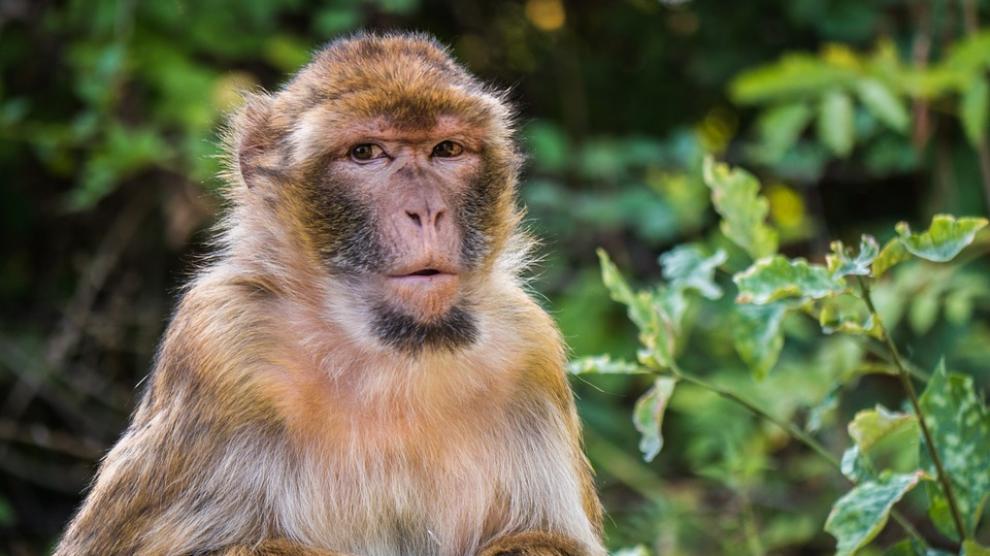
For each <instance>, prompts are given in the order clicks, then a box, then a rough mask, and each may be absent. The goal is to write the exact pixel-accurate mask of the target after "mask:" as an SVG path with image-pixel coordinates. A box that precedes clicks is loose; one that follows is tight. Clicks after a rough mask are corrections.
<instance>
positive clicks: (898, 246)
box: [871, 237, 911, 278]
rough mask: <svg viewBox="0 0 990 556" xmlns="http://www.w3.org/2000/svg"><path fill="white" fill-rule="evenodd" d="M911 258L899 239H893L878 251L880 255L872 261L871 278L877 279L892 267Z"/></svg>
mask: <svg viewBox="0 0 990 556" xmlns="http://www.w3.org/2000/svg"><path fill="white" fill-rule="evenodd" d="M910 258H911V254H910V253H908V250H907V249H905V248H904V244H903V243H901V240H900V239H899V238H896V237H895V238H894V239H892V240H890V241H888V242H887V244H886V245H884V246H883V249H881V250H880V254H879V255H877V256H876V258H875V259H873V265H872V269H871V270H872V271H873V277H874V278H879V277H881V276H883V275H884V273H885V272H887V271H888V270H890V269H891V268H892V267H894V266H896V265H898V264H900V263H902V262H904V261H906V260H908V259H910Z"/></svg>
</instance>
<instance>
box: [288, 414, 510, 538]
mask: <svg viewBox="0 0 990 556" xmlns="http://www.w3.org/2000/svg"><path fill="white" fill-rule="evenodd" d="M380 432H381V431H380ZM444 436H446V438H445V439H444V438H443V437H444ZM388 437H389V435H386V434H380V433H368V434H366V435H360V436H358V437H350V438H348V439H347V441H346V442H340V443H338V444H336V445H335V446H332V447H329V448H326V449H323V450H320V451H319V452H316V453H310V454H308V456H307V457H306V459H305V461H304V462H303V463H302V465H301V466H300V467H299V468H297V472H296V473H292V474H291V475H290V476H289V477H287V478H286V480H285V486H286V487H288V488H286V489H285V490H287V491H289V492H291V494H288V495H287V496H285V497H284V498H283V499H282V503H281V504H280V509H279V514H280V522H282V523H284V524H285V528H286V529H287V530H288V531H287V532H289V533H290V534H292V536H295V537H298V538H300V539H304V540H306V541H307V542H308V543H310V544H313V545H316V546H325V547H327V548H330V549H335V550H340V551H345V552H349V553H353V554H359V555H369V556H376V555H380V556H389V555H436V556H447V555H451V556H453V555H461V554H474V553H475V552H476V551H477V549H478V547H479V546H480V544H481V543H483V542H485V541H486V540H487V538H488V537H490V536H491V535H492V534H494V532H496V530H497V529H498V528H499V525H500V524H499V523H498V522H499V521H501V517H500V516H499V514H500V512H499V508H498V506H499V504H500V503H503V502H504V498H505V495H506V493H507V491H508V490H509V489H508V485H507V483H506V481H505V480H504V478H503V473H504V470H505V469H506V467H507V466H509V465H511V463H510V462H508V461H500V460H499V457H497V456H496V455H494V454H493V453H492V450H490V449H489V448H488V446H492V445H493V444H488V443H489V442H492V441H493V438H492V434H491V433H490V432H489V433H487V434H486V433H480V432H477V431H471V432H470V433H468V432H467V431H464V430H458V429H457V428H456V427H452V428H451V430H449V431H448V432H447V434H446V435H437V436H434V435H422V437H419V438H417V437H416V436H402V435H400V434H393V435H391V439H390V438H388ZM494 445H497V444H494Z"/></svg>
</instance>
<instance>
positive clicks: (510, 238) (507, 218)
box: [230, 35, 521, 352]
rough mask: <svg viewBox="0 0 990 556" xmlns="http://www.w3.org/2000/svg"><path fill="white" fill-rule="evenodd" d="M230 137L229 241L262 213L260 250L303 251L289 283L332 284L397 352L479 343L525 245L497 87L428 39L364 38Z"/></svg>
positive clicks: (332, 50)
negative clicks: (499, 278) (505, 274)
mask: <svg viewBox="0 0 990 556" xmlns="http://www.w3.org/2000/svg"><path fill="white" fill-rule="evenodd" d="M231 132H232V133H231V141H230V144H231V151H232V152H231V159H232V162H234V163H233V164H232V165H231V173H232V174H233V178H234V180H233V181H234V184H235V185H234V187H233V189H232V191H233V198H234V201H235V207H236V208H235V210H234V212H233V213H232V220H233V222H232V228H233V229H234V230H235V231H234V233H232V234H231V236H232V239H231V240H230V241H231V243H233V244H236V242H237V241H238V239H237V236H238V234H237V233H236V228H237V227H238V226H241V225H246V224H247V222H238V221H237V220H239V219H243V220H246V221H248V222H250V223H251V225H252V226H253V228H254V229H255V230H256V232H255V233H254V234H253V235H258V232H257V230H262V231H263V234H262V235H265V236H266V237H268V238H269V242H270V243H269V244H267V245H264V244H260V243H263V242H258V241H255V242H254V245H253V248H254V249H257V250H263V251H264V250H267V251H268V252H267V253H265V255H264V257H257V259H259V260H263V259H264V258H266V257H272V258H274V259H276V260H285V259H286V256H287V253H286V251H287V252H288V253H291V254H292V255H293V261H294V262H293V263H292V265H291V266H290V272H291V273H294V274H297V276H293V277H292V279H293V280H297V281H298V280H302V279H303V278H302V277H306V278H305V279H306V280H309V281H310V282H312V281H314V280H315V281H316V282H320V281H326V283H327V291H331V292H333V293H332V297H333V299H332V300H331V301H332V302H333V303H341V304H343V305H347V306H348V307H352V308H354V307H356V308H358V309H359V310H361V311H363V312H365V313H366V314H367V316H368V317H369V318H368V319H367V320H368V321H370V322H371V331H372V332H373V334H374V335H375V336H377V338H378V339H379V340H380V341H381V342H383V343H384V344H386V345H388V346H391V347H394V348H397V349H400V350H404V351H413V352H418V351H419V350H421V349H422V348H424V347H433V348H442V349H456V348H459V347H462V346H466V345H469V344H471V343H472V342H473V341H474V340H475V339H476V336H477V335H478V328H477V323H476V322H475V316H474V312H473V310H472V308H473V306H474V305H476V303H477V297H476V296H478V295H481V294H482V293H483V292H482V290H483V289H484V283H485V280H487V279H489V278H490V277H491V276H492V273H493V271H494V270H495V269H497V268H498V267H499V266H500V265H499V261H500V259H501V258H505V257H503V255H504V254H506V253H507V252H508V251H513V250H514V247H515V246H516V244H517V243H521V241H520V239H521V236H520V235H519V233H518V222H519V220H520V212H519V209H518V208H517V206H516V201H515V186H516V179H517V178H516V176H517V172H518V168H519V164H520V157H519V155H518V153H517V150H516V146H515V144H514V141H513V137H512V128H511V111H510V109H509V108H508V106H507V105H506V104H505V103H504V101H503V99H502V97H501V94H500V93H498V92H496V91H493V90H492V89H489V88H487V87H486V86H484V85H483V84H482V83H481V82H479V81H478V80H477V79H476V78H474V77H473V76H471V75H470V74H468V73H467V72H466V71H465V70H464V69H463V68H462V67H461V66H459V65H458V64H457V63H456V62H454V61H453V60H452V59H451V57H450V56H449V55H448V53H447V52H446V50H445V49H444V48H442V47H441V46H439V45H438V44H437V43H436V42H435V41H434V40H432V39H430V38H428V37H425V36H421V35H384V36H378V35H359V36H356V37H353V38H349V39H343V40H339V41H336V42H334V43H332V44H330V45H329V46H327V47H326V48H324V49H323V50H322V51H320V52H318V53H317V54H316V55H315V57H314V59H313V60H312V62H311V63H310V64H309V65H307V66H306V67H304V68H303V69H302V70H301V71H300V72H299V73H298V74H297V75H296V76H295V77H294V78H293V79H292V80H291V81H290V82H289V83H288V84H287V85H286V86H285V87H284V88H283V89H282V90H281V91H279V92H278V93H276V94H274V95H255V96H253V97H252V98H250V99H249V101H248V103H247V104H246V106H245V108H244V109H243V110H242V111H241V113H240V114H239V115H238V116H237V117H235V119H234V120H233V123H232V130H231ZM238 209H242V210H238ZM247 235H249V234H241V236H247ZM235 247H236V246H235Z"/></svg>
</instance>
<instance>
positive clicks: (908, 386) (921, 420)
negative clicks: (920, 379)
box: [856, 276, 966, 541]
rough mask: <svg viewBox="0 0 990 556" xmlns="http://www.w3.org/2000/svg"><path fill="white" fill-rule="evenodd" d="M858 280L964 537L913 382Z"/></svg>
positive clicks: (953, 496) (864, 282)
mask: <svg viewBox="0 0 990 556" xmlns="http://www.w3.org/2000/svg"><path fill="white" fill-rule="evenodd" d="M856 279H857V281H858V282H859V289H860V291H861V292H863V301H865V302H866V307H867V308H868V309H869V310H870V314H871V315H873V319H874V321H875V322H876V323H877V326H878V327H879V328H880V333H881V334H883V340H884V343H885V344H886V346H887V351H889V352H890V356H891V358H892V359H893V360H894V365H896V366H897V371H898V373H897V374H898V376H899V377H900V379H901V384H902V385H903V386H904V391H905V392H906V393H907V395H908V399H910V400H911V407H912V408H914V413H915V415H916V416H917V417H918V426H919V427H920V428H921V434H922V435H924V437H925V445H926V446H927V448H928V454H929V455H930V456H931V458H932V463H934V464H935V470H936V471H937V472H938V482H939V484H941V485H942V490H944V491H945V497H946V499H947V500H948V502H949V510H951V513H952V521H953V522H955V525H956V530H957V531H958V533H959V540H960V541H961V540H962V539H964V538H966V530H965V528H963V522H962V517H961V514H960V513H959V505H958V504H957V503H956V495H955V491H954V490H953V488H952V481H951V480H949V475H948V473H946V472H945V467H943V466H942V457H941V456H940V455H939V453H938V449H936V447H935V442H934V440H933V439H932V434H931V431H929V430H928V424H927V423H925V414H924V413H923V412H922V411H921V402H920V401H919V400H918V393H917V392H916V391H915V389H914V383H913V382H911V375H910V373H908V371H907V369H906V368H905V366H904V363H903V362H902V361H901V355H900V352H899V351H898V350H897V346H896V345H894V341H893V340H892V339H891V338H890V333H889V332H888V331H887V328H886V327H884V325H883V321H882V320H881V319H880V313H878V312H877V308H876V306H874V305H873V297H872V296H871V295H870V286H869V285H867V283H866V281H865V280H863V278H862V277H861V276H857V277H856Z"/></svg>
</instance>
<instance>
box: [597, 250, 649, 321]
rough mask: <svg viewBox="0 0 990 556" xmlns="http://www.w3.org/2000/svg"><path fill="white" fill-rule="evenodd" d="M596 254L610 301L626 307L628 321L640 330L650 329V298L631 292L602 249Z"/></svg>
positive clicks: (644, 294) (640, 293)
mask: <svg viewBox="0 0 990 556" xmlns="http://www.w3.org/2000/svg"><path fill="white" fill-rule="evenodd" d="M597 253H598V260H599V262H600V263H601V268H602V282H603V283H604V284H605V287H606V288H607V289H608V291H609V294H610V295H611V297H612V299H613V300H615V301H618V302H619V303H622V304H623V305H625V306H626V307H627V309H628V313H629V320H631V321H633V323H634V324H635V325H636V326H637V327H639V328H640V330H642V329H644V328H648V327H650V325H651V323H652V321H653V320H654V317H653V315H652V312H653V308H652V303H651V302H652V300H651V298H650V296H649V295H648V294H646V293H645V292H639V293H636V292H633V290H632V288H630V287H629V284H628V283H627V282H626V279H625V278H623V277H622V273H621V272H619V268H618V267H617V266H615V263H613V262H612V260H611V259H609V257H608V253H606V252H605V250H604V249H598V251H597Z"/></svg>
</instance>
